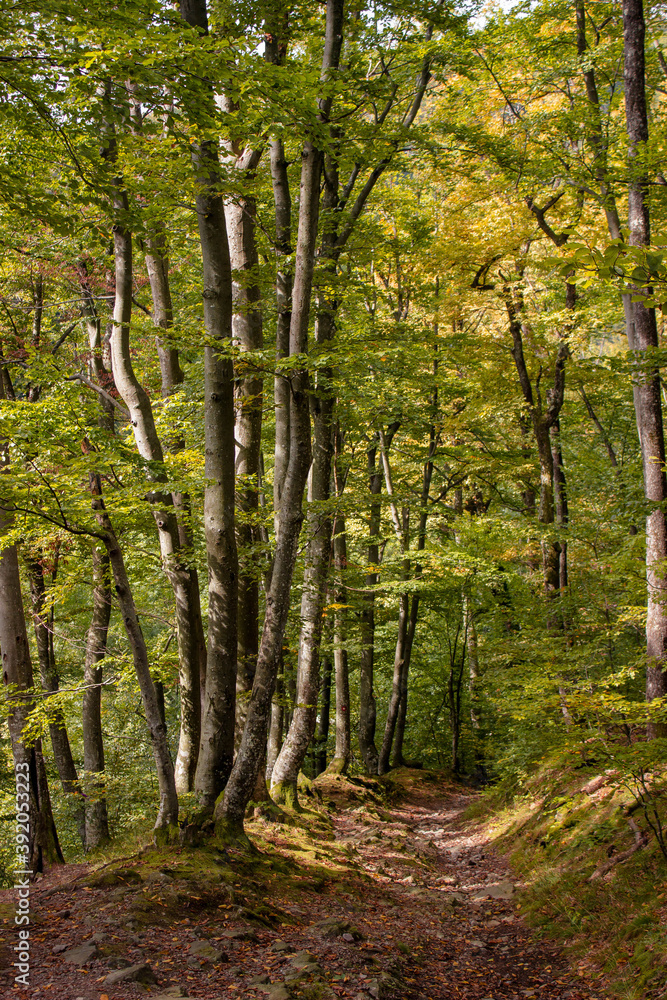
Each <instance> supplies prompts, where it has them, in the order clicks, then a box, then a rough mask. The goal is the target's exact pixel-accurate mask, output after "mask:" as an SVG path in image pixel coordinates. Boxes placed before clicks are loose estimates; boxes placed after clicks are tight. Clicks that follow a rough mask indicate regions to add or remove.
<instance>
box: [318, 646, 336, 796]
mask: <svg viewBox="0 0 667 1000" xmlns="http://www.w3.org/2000/svg"><path fill="white" fill-rule="evenodd" d="M331 666H332V664H331V655H330V654H329V653H325V654H324V655H323V656H322V690H321V692H320V695H321V697H320V713H319V719H318V721H317V732H316V734H315V748H314V750H315V753H314V758H315V777H317V775H318V774H322V772H323V771H326V769H327V742H328V740H329V727H330V723H331V674H332V670H331Z"/></svg>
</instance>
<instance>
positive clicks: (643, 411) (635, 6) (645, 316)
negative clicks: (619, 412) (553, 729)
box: [623, 0, 667, 738]
mask: <svg viewBox="0 0 667 1000" xmlns="http://www.w3.org/2000/svg"><path fill="white" fill-rule="evenodd" d="M645 33H646V28H645V23H644V7H643V3H642V0H623V47H624V54H625V73H624V80H625V120H626V127H627V132H628V165H629V171H630V182H629V186H628V228H629V230H630V244H631V245H632V246H638V247H648V246H650V243H651V228H650V216H649V203H648V175H647V167H646V160H645V150H646V145H647V143H648V138H649V132H648V115H647V105H646V78H645V52H644V45H645ZM633 291H634V296H633V297H636V299H637V301H635V302H634V307H633V311H634V327H635V350H636V357H637V362H638V366H641V371H640V375H639V378H638V382H639V385H638V403H639V425H640V428H641V434H640V440H641V445H642V458H643V466H644V494H645V496H646V499H647V501H648V503H649V505H650V506H651V507H652V510H651V512H650V513H649V514H648V516H647V518H646V583H647V588H648V596H647V618H646V653H647V657H648V664H647V668H646V700H647V701H648V702H651V701H653V700H654V699H655V698H660V697H663V696H664V695H665V694H667V672H665V668H666V666H667V656H666V654H667V614H665V600H666V599H667V575H666V574H665V560H666V559H667V521H666V516H665V510H664V504H665V501H666V500H667V478H666V477H665V440H664V431H663V420H662V402H661V398H660V371H659V369H658V368H657V367H656V366H655V364H654V363H653V362H652V361H648V360H647V357H646V355H647V352H650V351H652V350H655V349H656V348H657V347H658V329H657V324H656V319H655V309H653V308H650V307H649V306H648V305H647V304H646V302H645V298H646V295H647V294H650V289H649V290H648V291H647V290H642V289H640V288H635V289H633ZM665 735H667V724H664V723H659V722H655V721H649V725H648V736H649V738H651V737H656V736H665Z"/></svg>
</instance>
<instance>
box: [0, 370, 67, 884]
mask: <svg viewBox="0 0 667 1000" xmlns="http://www.w3.org/2000/svg"><path fill="white" fill-rule="evenodd" d="M2 396H3V397H4V388H3V389H2ZM10 525H11V518H10V517H9V516H8V515H7V513H6V512H5V511H3V510H0V544H2V540H3V539H4V536H5V535H6V534H7V532H8V530H9V528H10ZM0 649H2V678H3V682H4V684H5V686H6V687H7V686H8V685H11V688H12V691H11V702H10V707H9V713H8V723H9V735H10V738H11V743H12V754H13V757H14V769H15V773H16V776H17V796H18V795H20V798H18V802H19V806H20V808H19V817H21V816H23V815H24V814H25V813H27V814H28V817H27V820H28V830H27V831H26V830H25V827H24V826H23V824H22V832H27V833H28V837H27V840H28V842H27V843H24V847H25V865H24V867H25V869H26V871H27V873H28V874H29V875H31V876H34V875H35V874H36V873H37V872H42V871H44V869H45V866H46V865H49V864H56V863H58V862H62V861H63V855H62V851H61V850H60V844H59V843H58V834H57V832H56V826H55V823H54V820H53V812H52V810H51V799H50V796H49V788H48V783H47V778H46V769H45V767H44V758H43V756H42V744H41V740H40V739H36V740H35V741H34V742H31V743H30V744H28V742H27V741H26V739H25V737H24V736H23V731H24V728H25V725H26V722H27V719H28V715H29V713H30V712H31V711H32V710H33V708H34V707H35V703H34V698H33V695H32V687H33V677H32V663H31V661H30V648H29V645H28V635H27V632H26V626H25V617H24V614H23V600H22V597H21V578H20V574H19V561H18V554H17V551H16V546H15V545H9V546H6V547H4V548H3V549H2V552H1V553H0ZM24 793H27V795H28V798H27V799H26V798H25V794H24ZM26 803H27V808H25V805H24V804H26ZM17 846H18V844H17Z"/></svg>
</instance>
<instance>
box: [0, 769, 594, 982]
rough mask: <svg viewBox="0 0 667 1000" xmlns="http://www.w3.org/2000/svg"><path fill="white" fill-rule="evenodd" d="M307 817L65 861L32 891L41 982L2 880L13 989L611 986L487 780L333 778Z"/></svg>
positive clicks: (6, 966) (2, 975) (409, 774)
mask: <svg viewBox="0 0 667 1000" xmlns="http://www.w3.org/2000/svg"><path fill="white" fill-rule="evenodd" d="M310 794H311V796H313V797H312V798H310V799H308V798H307V799H305V801H307V802H312V803H313V804H314V807H313V808H312V809H311V808H309V809H308V811H307V812H306V813H305V814H304V816H302V817H300V821H301V822H303V823H304V824H305V825H304V826H292V825H290V826H286V825H283V824H280V825H277V824H274V823H267V822H265V821H264V820H261V819H256V820H253V821H252V822H251V823H249V826H248V830H249V834H250V836H251V839H252V840H253V842H254V843H255V844H256V845H257V847H258V849H259V852H258V853H257V854H254V853H249V852H248V851H243V850H241V849H240V848H239V849H238V850H237V849H236V848H232V847H230V848H227V849H225V850H217V849H214V848H206V849H197V850H195V849H192V848H186V847H182V848H172V849H170V850H160V851H157V850H152V849H148V848H145V849H144V850H142V851H141V852H139V853H138V854H134V855H131V856H129V857H127V856H126V857H124V858H115V859H114V860H113V861H111V862H107V863H106V864H104V865H101V866H100V865H99V864H97V865H96V864H90V865H66V866H64V867H61V868H58V869H54V870H52V871H51V872H49V873H48V874H46V875H45V876H43V877H42V878H41V879H40V880H39V881H38V882H37V883H36V884H35V885H34V887H33V889H32V892H31V916H32V930H31V938H30V945H31V947H30V951H31V963H30V964H31V973H30V986H29V987H27V988H24V987H17V986H16V985H14V983H13V978H14V972H13V970H12V968H11V963H12V962H13V961H14V960H15V955H14V953H13V952H12V948H13V946H14V944H15V942H16V928H15V927H14V926H13V912H14V899H13V895H12V893H11V892H9V891H5V892H3V893H0V916H1V917H2V918H3V931H2V937H3V939H4V940H3V942H2V952H0V996H1V997H3V998H5V997H17V996H18V997H28V996H29V997H44V998H53V1000H77V998H80V1000H130V998H132V1000H136V998H138V997H146V996H147V995H150V996H151V997H152V998H153V1000H155V998H156V997H161V998H165V1000H166V998H167V997H171V998H173V997H178V996H181V997H182V996H190V997H193V998H195V997H197V998H201V1000H222V998H225V1000H227V998H242V1000H246V998H247V1000H250V998H266V1000H288V998H292V997H301V998H303V1000H327V998H330V1000H333V998H336V997H338V998H349V1000H369V998H373V1000H375V998H378V1000H384V998H395V1000H429V998H430V1000H444V998H445V997H446V998H448V1000H453V998H456V1000H505V998H513V1000H530V998H533V997H534V998H535V1000H556V998H558V1000H606V998H607V997H608V996H609V995H610V994H608V993H607V992H605V990H604V988H603V987H602V986H601V985H600V982H599V980H598V982H597V983H596V984H595V985H591V983H590V981H589V980H587V978H586V977H587V975H590V973H589V972H587V971H586V969H585V968H582V963H580V964H579V965H578V966H574V965H573V964H570V963H569V962H568V960H567V959H566V957H565V956H564V955H563V954H562V953H560V952H559V951H558V949H557V947H556V946H555V945H553V944H550V943H549V942H548V941H545V940H544V939H539V938H538V937H537V936H536V934H535V933H534V932H532V931H531V930H530V929H529V928H528V927H527V926H526V925H525V923H524V921H523V920H522V917H521V907H522V904H521V903H520V902H518V897H519V896H521V892H522V887H521V886H520V885H518V884H517V881H516V878H515V877H514V876H513V875H512V872H511V871H510V869H509V867H508V864H507V862H506V860H504V858H503V857H501V856H499V855H497V854H495V853H494V851H493V850H492V848H491V846H490V844H489V842H488V840H487V835H486V833H485V827H484V825H483V824H482V822H481V821H480V820H479V819H477V820H474V819H473V820H465V819H464V817H463V814H464V812H465V810H466V807H468V806H469V805H470V804H471V802H473V801H474V793H472V792H470V791H468V790H465V789H462V788H461V786H458V785H453V784H452V783H451V782H449V781H448V780H447V778H446V777H445V776H444V775H441V774H436V773H435V772H420V771H408V770H406V769H401V770H400V771H398V772H392V775H391V778H390V780H389V782H387V783H383V784H382V785H381V784H380V782H378V781H372V780H370V779H352V780H350V779H346V778H341V777H328V776H327V777H323V778H320V779H318V781H317V782H316V783H315V785H314V789H312V788H311V789H310Z"/></svg>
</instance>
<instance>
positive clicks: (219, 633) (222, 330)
mask: <svg viewBox="0 0 667 1000" xmlns="http://www.w3.org/2000/svg"><path fill="white" fill-rule="evenodd" d="M181 16H182V17H183V19H184V20H185V21H187V23H188V24H189V25H191V27H194V28H198V29H199V30H200V31H201V32H202V33H203V34H208V18H207V13H206V0H181ZM203 100H204V102H205V103H206V104H207V105H209V106H210V107H211V109H213V104H214V95H213V90H212V88H211V86H210V84H209V83H208V82H207V81H203ZM192 162H193V166H194V169H195V174H196V182H197V197H196V208H197V223H198V227H199V240H200V243H201V251H202V265H203V284H204V288H203V299H204V329H205V333H206V346H205V348H204V436H205V451H206V460H205V469H204V472H205V475H206V481H207V485H206V489H205V493H204V532H205V537H206V552H207V557H208V600H209V629H208V654H207V671H206V691H205V695H204V702H205V704H204V715H203V719H202V733H201V746H200V751H199V760H198V763H197V772H196V775H195V792H196V795H197V800H198V804H199V808H200V810H201V814H200V815H201V817H205V816H207V815H209V814H210V813H211V812H212V811H213V809H214V807H215V802H216V799H217V797H218V795H219V794H220V792H221V791H222V789H223V788H224V787H225V784H226V782H227V779H228V777H229V774H230V772H231V769H232V765H233V761H234V724H235V713H236V656H237V638H238V554H237V548H236V534H235V523H234V522H235V518H234V503H235V496H234V485H235V484H234V459H235V453H234V367H233V363H232V359H231V357H230V355H229V347H230V343H231V339H232V312H233V307H232V273H231V264H230V259H229V244H228V240H227V226H226V222H225V212H224V203H223V196H222V191H221V189H222V187H223V186H224V185H223V176H222V171H221V169H220V162H219V157H218V147H217V144H216V143H215V141H213V140H212V139H204V140H202V141H197V142H196V143H194V144H193V147H192ZM253 786H254V782H253ZM251 791H252V788H251V789H249V794H250V793H251Z"/></svg>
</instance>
